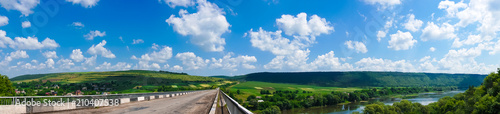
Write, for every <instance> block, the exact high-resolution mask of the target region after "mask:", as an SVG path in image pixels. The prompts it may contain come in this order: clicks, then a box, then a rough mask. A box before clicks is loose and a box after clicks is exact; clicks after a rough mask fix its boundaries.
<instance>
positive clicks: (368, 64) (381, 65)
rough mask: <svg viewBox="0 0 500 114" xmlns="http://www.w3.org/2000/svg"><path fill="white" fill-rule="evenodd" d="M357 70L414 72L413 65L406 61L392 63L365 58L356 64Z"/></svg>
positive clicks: (390, 61) (386, 60) (380, 59)
mask: <svg viewBox="0 0 500 114" xmlns="http://www.w3.org/2000/svg"><path fill="white" fill-rule="evenodd" d="M354 64H355V65H356V66H357V67H356V69H357V70H363V71H406V72H408V71H414V70H415V68H414V67H413V65H412V64H411V63H410V62H409V61H406V60H399V61H392V60H388V59H382V58H379V59H377V58H371V57H368V58H363V59H361V60H359V61H358V62H356V63H354Z"/></svg>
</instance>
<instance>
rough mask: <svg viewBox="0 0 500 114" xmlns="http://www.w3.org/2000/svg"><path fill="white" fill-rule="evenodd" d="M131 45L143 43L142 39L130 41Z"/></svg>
mask: <svg viewBox="0 0 500 114" xmlns="http://www.w3.org/2000/svg"><path fill="white" fill-rule="evenodd" d="M132 41H133V42H132V44H141V43H144V40H142V39H132Z"/></svg>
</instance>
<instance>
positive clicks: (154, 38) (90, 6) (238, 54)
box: [0, 0, 500, 77]
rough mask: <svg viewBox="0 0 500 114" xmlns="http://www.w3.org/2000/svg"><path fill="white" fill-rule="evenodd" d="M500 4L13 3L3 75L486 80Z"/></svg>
mask: <svg viewBox="0 0 500 114" xmlns="http://www.w3.org/2000/svg"><path fill="white" fill-rule="evenodd" d="M498 6H500V2H496V1H476V0H438V1H435V0H418V1H411V0H349V1H337V0H322V1H313V2H312V1H300V0H286V1H285V0H250V1H249V0H150V1H127V2H121V1H105V0H46V1H40V0H27V1H23V0H11V1H5V2H0V74H2V75H7V76H9V77H16V76H19V75H24V74H41V73H42V74H43V73H57V72H88V71H92V72H95V71H116V70H129V69H143V70H166V71H173V72H185V73H188V74H192V75H199V76H213V75H228V76H236V75H242V74H249V73H255V72H310V71H326V72H328V71H396V72H426V73H427V72H428V73H452V74H489V73H491V72H495V71H496V69H497V68H499V67H500V60H498V58H500V54H499V52H500V37H499V35H498V33H499V32H500V13H499V12H500V9H499V8H496V7H498Z"/></svg>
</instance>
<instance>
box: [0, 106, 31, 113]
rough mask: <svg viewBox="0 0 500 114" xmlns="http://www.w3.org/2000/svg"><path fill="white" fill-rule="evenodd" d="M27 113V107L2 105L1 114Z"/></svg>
mask: <svg viewBox="0 0 500 114" xmlns="http://www.w3.org/2000/svg"><path fill="white" fill-rule="evenodd" d="M24 113H26V106H25V105H1V106H0V114H24Z"/></svg>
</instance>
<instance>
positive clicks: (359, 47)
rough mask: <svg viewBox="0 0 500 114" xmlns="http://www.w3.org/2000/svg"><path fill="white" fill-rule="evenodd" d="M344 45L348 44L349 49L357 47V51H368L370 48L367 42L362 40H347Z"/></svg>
mask: <svg viewBox="0 0 500 114" xmlns="http://www.w3.org/2000/svg"><path fill="white" fill-rule="evenodd" d="M344 45H346V46H347V48H349V49H355V50H356V53H366V52H368V49H366V46H365V44H363V43H362V42H358V41H351V40H349V41H346V42H345V43H344Z"/></svg>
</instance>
